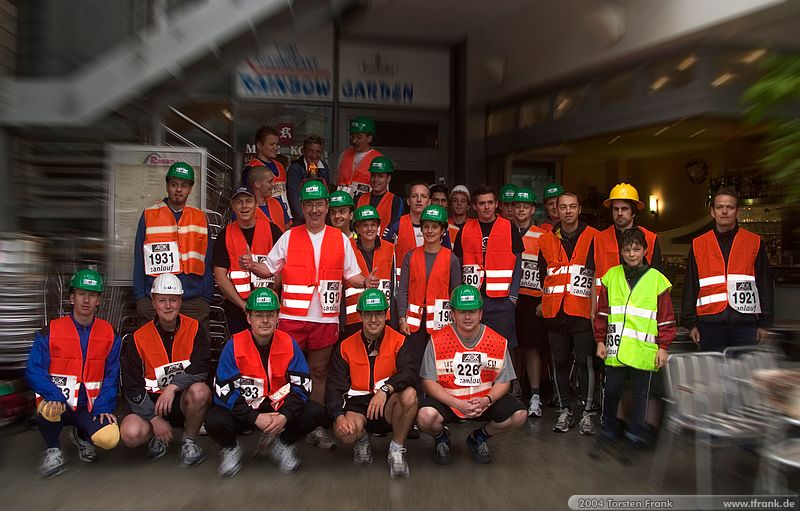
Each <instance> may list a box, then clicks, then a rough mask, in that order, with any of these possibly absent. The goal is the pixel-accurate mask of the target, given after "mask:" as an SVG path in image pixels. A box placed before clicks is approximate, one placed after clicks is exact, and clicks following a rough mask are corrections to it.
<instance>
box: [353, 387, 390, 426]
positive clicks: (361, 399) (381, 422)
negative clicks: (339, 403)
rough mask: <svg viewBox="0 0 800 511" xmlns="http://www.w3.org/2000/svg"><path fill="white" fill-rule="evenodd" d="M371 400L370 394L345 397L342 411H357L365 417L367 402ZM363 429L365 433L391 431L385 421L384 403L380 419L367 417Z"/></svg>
mask: <svg viewBox="0 0 800 511" xmlns="http://www.w3.org/2000/svg"><path fill="white" fill-rule="evenodd" d="M371 400H372V396H354V397H346V398H345V402H344V411H345V412H353V413H359V414H361V415H363V416H364V417H366V416H367V408H369V402H370V401H371ZM364 429H366V430H367V433H378V434H383V433H389V432H390V431H392V425H391V424H389V423H388V422H386V405H384V409H383V417H381V418H380V419H367V423H366V425H365V426H364Z"/></svg>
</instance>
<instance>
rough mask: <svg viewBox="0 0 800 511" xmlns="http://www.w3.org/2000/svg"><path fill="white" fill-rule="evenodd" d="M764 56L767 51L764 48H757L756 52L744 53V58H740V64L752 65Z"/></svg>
mask: <svg viewBox="0 0 800 511" xmlns="http://www.w3.org/2000/svg"><path fill="white" fill-rule="evenodd" d="M766 54H767V50H765V49H764V48H759V49H757V50H753V51H751V52H748V53H746V54H745V56H744V57H742V62H744V63H745V64H752V63H753V62H755V61H757V60H758V59H760V58H761V57H763V56H764V55H766Z"/></svg>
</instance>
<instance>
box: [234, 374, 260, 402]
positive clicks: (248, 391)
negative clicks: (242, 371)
mask: <svg viewBox="0 0 800 511" xmlns="http://www.w3.org/2000/svg"><path fill="white" fill-rule="evenodd" d="M237 385H238V387H239V390H240V391H241V393H242V397H243V398H244V400H245V402H246V403H247V404H248V405H250V407H251V408H258V407H259V406H261V402H262V401H263V400H264V380H262V379H261V378H244V377H243V378H239V382H238V384H237Z"/></svg>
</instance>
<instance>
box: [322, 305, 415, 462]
mask: <svg viewBox="0 0 800 511" xmlns="http://www.w3.org/2000/svg"><path fill="white" fill-rule="evenodd" d="M356 309H357V311H358V314H359V316H360V319H361V324H362V329H361V330H360V331H358V332H356V333H354V334H353V335H351V336H350V337H348V338H346V339H345V340H343V341H342V342H341V344H339V345H338V346H337V348H336V349H335V350H334V352H333V355H332V357H331V368H330V371H329V372H328V384H327V385H326V387H325V390H326V393H327V395H326V405H327V408H328V413H329V414H330V415H331V416H332V417H333V418H334V431H335V433H336V436H337V437H339V439H341V440H342V441H343V442H345V443H346V444H355V447H354V449H353V461H354V462H355V464H356V465H368V464H370V463H372V451H371V449H370V446H369V434H368V433H379V434H380V433H388V432H389V431H393V433H392V441H391V443H390V444H389V473H390V475H391V476H392V477H408V463H406V459H405V452H406V450H405V448H403V442H404V441H405V439H406V436H407V435H408V430H409V428H410V427H411V425H412V424H414V418H415V417H416V415H417V391H416V389H415V387H414V386H415V384H416V382H417V371H416V364H415V363H414V359H413V357H411V354H410V353H409V352H408V350H407V349H406V348H404V343H403V342H404V341H405V336H403V334H401V333H400V332H398V331H396V330H394V329H393V328H392V327H388V326H386V311H388V310H389V302H388V300H386V295H385V294H384V293H383V291H381V290H379V289H367V290H366V291H364V292H363V293H361V296H360V297H359V299H358V304H357V305H356Z"/></svg>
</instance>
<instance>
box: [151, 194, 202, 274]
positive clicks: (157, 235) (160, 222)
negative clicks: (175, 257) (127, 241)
mask: <svg viewBox="0 0 800 511" xmlns="http://www.w3.org/2000/svg"><path fill="white" fill-rule="evenodd" d="M144 227H145V230H144V244H145V245H148V244H151V243H170V242H176V243H177V244H178V252H180V258H181V261H180V268H181V271H180V273H187V274H188V273H194V274H195V275H203V274H205V271H206V250H207V248H208V223H207V222H206V215H205V214H204V213H203V212H202V211H200V210H199V209H197V208H193V207H191V206H186V207H184V208H183V212H182V213H181V218H180V220H178V222H177V223H176V222H175V216H174V215H173V213H172V210H171V209H170V207H169V206H167V204H166V203H165V202H159V203H157V204H153V205H152V206H150V207H149V208H147V209H145V210H144ZM151 275H152V276H154V277H155V276H158V274H151Z"/></svg>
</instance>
